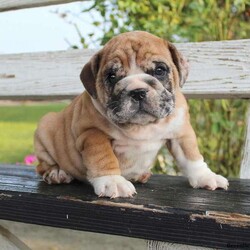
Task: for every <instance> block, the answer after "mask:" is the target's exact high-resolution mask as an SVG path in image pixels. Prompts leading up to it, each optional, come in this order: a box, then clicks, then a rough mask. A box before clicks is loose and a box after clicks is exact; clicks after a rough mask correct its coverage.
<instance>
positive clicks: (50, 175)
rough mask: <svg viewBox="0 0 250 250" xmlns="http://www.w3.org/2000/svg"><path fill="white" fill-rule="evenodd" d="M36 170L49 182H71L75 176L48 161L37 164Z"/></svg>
mask: <svg viewBox="0 0 250 250" xmlns="http://www.w3.org/2000/svg"><path fill="white" fill-rule="evenodd" d="M36 171H37V173H38V174H40V175H42V177H43V180H44V181H45V182H47V183H48V184H63V183H70V182H71V181H72V180H73V179H74V178H73V177H72V176H71V175H70V174H68V173H66V172H65V171H64V170H62V169H60V168H59V167H58V165H52V166H51V165H49V164H47V163H46V162H41V163H39V164H38V165H37V167H36Z"/></svg>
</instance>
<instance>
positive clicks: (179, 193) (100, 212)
mask: <svg viewBox="0 0 250 250" xmlns="http://www.w3.org/2000/svg"><path fill="white" fill-rule="evenodd" d="M136 189H137V192H138V194H137V195H136V196H135V197H133V198H131V199H121V198H120V199H119V198H118V199H113V200H110V199H106V198H99V199H98V198H97V197H96V196H95V195H94V192H93V189H92V187H91V186H89V185H87V184H84V183H79V182H74V183H72V184H70V185H52V186H51V185H48V184H46V183H44V182H42V180H41V179H40V178H39V177H37V176H36V174H35V173H34V169H32V168H31V167H28V166H27V167H25V166H11V165H5V166H4V165H1V166H0V219H5V220H13V221H19V222H26V223H33V224H40V225H48V226H54V227H62V228H71V229H75V230H83V231H91V232H99V233H107V234H115V235H124V236H130V237H136V238H143V239H148V240H157V241H167V242H170V243H178V244H188V245H196V246H203V247H215V248H226V247H228V246H236V247H234V249H235V248H240V246H249V247H250V238H249V235H250V183H249V181H248V180H243V179H238V180H235V179H232V180H230V188H229V190H228V191H224V190H216V191H213V192H211V191H207V190H201V189H198V190H197V189H193V188H191V187H190V186H189V185H188V181H187V180H186V179H185V178H183V177H170V176H166V175H155V176H153V177H152V178H151V179H150V181H149V182H148V183H147V184H137V185H136ZM237 246H238V247H237Z"/></svg>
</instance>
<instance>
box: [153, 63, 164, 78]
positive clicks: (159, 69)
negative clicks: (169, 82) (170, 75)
mask: <svg viewBox="0 0 250 250" xmlns="http://www.w3.org/2000/svg"><path fill="white" fill-rule="evenodd" d="M154 74H155V76H156V77H164V76H165V75H166V74H167V70H166V69H165V68H164V67H162V66H159V67H157V68H156V69H155V72H154Z"/></svg>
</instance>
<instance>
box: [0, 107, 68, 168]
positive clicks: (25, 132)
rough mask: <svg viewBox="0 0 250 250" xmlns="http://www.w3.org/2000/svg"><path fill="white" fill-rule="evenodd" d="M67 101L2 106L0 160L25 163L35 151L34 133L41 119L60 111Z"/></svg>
mask: <svg viewBox="0 0 250 250" xmlns="http://www.w3.org/2000/svg"><path fill="white" fill-rule="evenodd" d="M65 106H66V104H65V103H50V104H39V105H38V104H36V105H18V106H0V162H1V163H17V162H19V163H23V160H24V157H25V156H26V155H28V154H32V153H33V151H34V150H33V134H34V131H35V129H36V126H37V122H38V121H39V119H40V118H41V117H42V116H43V115H44V114H46V113H48V112H51V111H60V110H62V109H63V108H64V107H65Z"/></svg>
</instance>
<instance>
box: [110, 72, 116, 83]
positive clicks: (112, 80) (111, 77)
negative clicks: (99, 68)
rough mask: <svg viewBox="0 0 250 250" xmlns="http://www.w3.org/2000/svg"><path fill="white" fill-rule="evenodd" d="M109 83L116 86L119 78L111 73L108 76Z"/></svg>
mask: <svg viewBox="0 0 250 250" xmlns="http://www.w3.org/2000/svg"><path fill="white" fill-rule="evenodd" d="M108 81H109V82H110V83H111V84H115V83H116V82H117V77H116V75H115V74H114V73H111V74H109V75H108Z"/></svg>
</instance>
